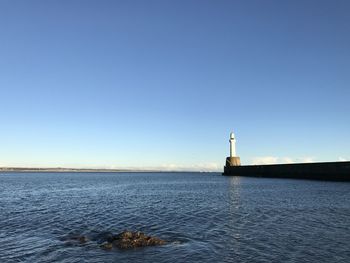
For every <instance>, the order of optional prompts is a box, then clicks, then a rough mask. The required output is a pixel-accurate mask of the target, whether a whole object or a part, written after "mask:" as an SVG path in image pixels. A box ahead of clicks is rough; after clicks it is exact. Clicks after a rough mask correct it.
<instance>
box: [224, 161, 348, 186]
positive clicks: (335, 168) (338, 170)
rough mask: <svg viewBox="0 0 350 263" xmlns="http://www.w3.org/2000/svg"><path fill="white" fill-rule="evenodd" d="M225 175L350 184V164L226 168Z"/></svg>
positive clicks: (296, 164) (297, 164)
mask: <svg viewBox="0 0 350 263" xmlns="http://www.w3.org/2000/svg"><path fill="white" fill-rule="evenodd" d="M223 175H232V176H251V177H266V178H294V179H310V180H325V181H348V182H350V162H324V163H295V164H270V165H243V166H225V167H224V173H223Z"/></svg>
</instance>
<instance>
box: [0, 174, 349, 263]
mask: <svg viewBox="0 0 350 263" xmlns="http://www.w3.org/2000/svg"><path fill="white" fill-rule="evenodd" d="M124 229H129V230H141V231H144V232H145V233H147V234H150V235H154V236H158V237H160V238H162V239H165V240H167V241H169V243H168V244H167V245H165V246H159V247H147V248H139V249H132V250H118V249H115V250H112V251H105V250H102V249H100V248H99V246H98V243H97V242H96V241H88V242H87V243H85V244H79V243H69V242H67V241H66V240H65V237H66V236H67V235H69V234H72V233H77V234H84V235H87V236H88V237H89V238H90V239H93V237H94V236H96V235H98V234H99V233H102V232H108V231H109V232H112V233H118V232H121V231H123V230H124ZM0 262H1V263H6V262H30V263H32V262H350V184H349V183H339V182H319V181H307V180H288V179H260V178H243V177H241V178H238V177H224V176H221V175H220V174H218V173H0Z"/></svg>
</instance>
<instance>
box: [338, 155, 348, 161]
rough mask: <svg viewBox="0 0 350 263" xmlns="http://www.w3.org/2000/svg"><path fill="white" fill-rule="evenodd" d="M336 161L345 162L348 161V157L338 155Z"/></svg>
mask: <svg viewBox="0 0 350 263" xmlns="http://www.w3.org/2000/svg"><path fill="white" fill-rule="evenodd" d="M338 161H340V162H347V161H349V159H348V158H344V157H341V156H340V157H338Z"/></svg>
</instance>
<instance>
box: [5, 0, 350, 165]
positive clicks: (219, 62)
mask: <svg viewBox="0 0 350 263" xmlns="http://www.w3.org/2000/svg"><path fill="white" fill-rule="evenodd" d="M349 13H350V2H349V1H347V0H337V1H334V0H329V1H322V0H315V1H313V0H302V1H301V0H293V1H277V0H276V1H271V0H264V1H260V0H258V1H253V0H247V1H243V0H242V1H234V0H232V1H224V0H219V1H214V0H212V1H203V0H201V1H193V0H186V1H185V0H177V1H169V0H162V1H153V0H149V1H144V0H142V1H137V0H132V1H130V0H125V1H106V0H102V1H100V0H95V1H89V0H81V1H78V0H71V1H68V0H59V1H58V0H51V1H44V0H43V1H35V0H31V1H25V0H22V1H19V0H0V99H1V101H0V121H1V125H0V166H22V167H24V166H26V167H77V168H140V169H142V168H155V169H162V170H198V171H222V169H223V166H224V163H225V158H226V157H227V156H228V155H229V143H228V139H229V133H230V132H231V131H234V132H235V134H236V138H237V144H236V147H237V154H238V155H239V156H240V157H241V162H242V164H257V163H284V162H310V161H341V160H350V139H349V136H350V114H349V113H350V100H349V99H350V16H349Z"/></svg>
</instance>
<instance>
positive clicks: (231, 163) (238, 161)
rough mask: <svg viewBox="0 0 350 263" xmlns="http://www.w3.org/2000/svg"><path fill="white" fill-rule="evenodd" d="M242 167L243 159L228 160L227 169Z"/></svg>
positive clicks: (229, 158) (233, 158)
mask: <svg viewBox="0 0 350 263" xmlns="http://www.w3.org/2000/svg"><path fill="white" fill-rule="evenodd" d="M240 165H241V159H240V158H239V157H227V158H226V167H231V166H240Z"/></svg>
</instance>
